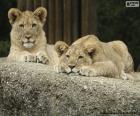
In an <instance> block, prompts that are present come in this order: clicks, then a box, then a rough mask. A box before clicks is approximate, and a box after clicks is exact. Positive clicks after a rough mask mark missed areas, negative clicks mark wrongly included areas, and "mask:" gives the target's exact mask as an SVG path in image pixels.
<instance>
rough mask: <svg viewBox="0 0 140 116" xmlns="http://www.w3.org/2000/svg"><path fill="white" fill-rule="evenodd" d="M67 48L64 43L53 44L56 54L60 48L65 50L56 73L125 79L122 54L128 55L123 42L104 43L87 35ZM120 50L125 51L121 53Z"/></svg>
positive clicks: (124, 64)
mask: <svg viewBox="0 0 140 116" xmlns="http://www.w3.org/2000/svg"><path fill="white" fill-rule="evenodd" d="M120 43H121V44H122V45H120ZM67 46H68V45H66V43H65V44H64V42H62V43H61V44H60V42H59V44H58V43H56V44H55V49H56V51H57V52H58V54H59V53H60V51H61V48H66V50H64V49H63V51H65V52H63V51H61V53H62V55H61V56H60V63H59V65H58V66H57V68H55V69H56V71H57V72H66V73H79V74H81V75H84V76H107V77H115V78H124V79H126V74H125V71H127V68H129V67H128V65H127V64H126V61H125V60H128V59H127V57H124V56H123V53H125V52H126V53H125V54H126V55H128V57H129V55H130V54H129V52H128V50H127V49H126V48H127V47H126V45H125V44H124V43H123V42H121V41H119V42H117V41H114V42H112V43H110V42H109V43H105V42H101V41H100V40H99V39H98V38H97V37H96V36H94V35H88V36H84V37H82V38H80V39H78V40H77V41H75V42H74V43H73V44H72V45H71V46H69V47H67ZM122 49H123V50H125V51H123V52H122V51H121V50H122ZM120 51H121V52H120ZM130 56H131V55H130ZM125 58H126V59H125ZM129 60H130V59H129ZM129 60H128V61H129ZM131 60H132V59H131ZM124 61H125V62H124ZM131 62H133V61H131ZM131 65H132V66H130V67H133V64H131Z"/></svg>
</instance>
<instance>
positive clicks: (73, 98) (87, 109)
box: [0, 62, 140, 116]
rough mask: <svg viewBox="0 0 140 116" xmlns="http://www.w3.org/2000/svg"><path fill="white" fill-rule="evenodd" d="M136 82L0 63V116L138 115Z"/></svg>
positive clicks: (139, 91) (138, 84)
mask: <svg viewBox="0 0 140 116" xmlns="http://www.w3.org/2000/svg"><path fill="white" fill-rule="evenodd" d="M139 115H140V81H130V80H121V79H113V78H105V77H82V76H69V75H65V74H57V73H55V72H54V71H52V70H51V68H50V67H48V66H46V65H42V64H36V63H8V62H1V63H0V116H139Z"/></svg>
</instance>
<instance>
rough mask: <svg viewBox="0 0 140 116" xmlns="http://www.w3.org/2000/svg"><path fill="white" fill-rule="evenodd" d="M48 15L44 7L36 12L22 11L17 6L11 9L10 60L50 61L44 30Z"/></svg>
mask: <svg viewBox="0 0 140 116" xmlns="http://www.w3.org/2000/svg"><path fill="white" fill-rule="evenodd" d="M46 16H47V11H46V9H45V8H43V7H39V8H37V9H36V10H35V11H34V12H32V11H25V12H21V11H20V10H18V9H16V8H11V9H10V10H9V12H8V18H9V22H10V24H11V26H12V30H11V33H10V36H11V48H10V53H9V55H8V60H9V61H21V62H40V63H48V61H49V58H48V54H47V52H46V51H47V50H46V49H47V48H46V43H47V41H46V37H45V32H44V30H43V26H44V23H45V20H46Z"/></svg>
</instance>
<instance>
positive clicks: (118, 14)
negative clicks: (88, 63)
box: [0, 0, 140, 67]
mask: <svg viewBox="0 0 140 116" xmlns="http://www.w3.org/2000/svg"><path fill="white" fill-rule="evenodd" d="M27 1H28V0H27ZM32 1H33V0H32ZM37 1H39V0H36V2H37ZM46 1H49V2H50V1H54V0H46ZM56 1H57V0H56ZM59 1H60V2H62V0H59ZM64 1H65V0H64ZM67 1H68V0H67ZM71 1H76V0H71ZM82 1H84V0H77V1H76V2H75V4H76V3H77V7H81V6H80V5H79V4H81V3H82ZM85 1H94V2H91V4H90V6H91V8H92V7H95V8H96V9H94V11H93V12H94V14H95V15H92V16H94V17H93V22H91V20H92V16H91V20H90V21H87V23H89V26H90V25H91V26H93V25H92V24H94V27H93V28H96V29H94V31H93V33H94V34H96V35H97V36H98V37H99V38H101V40H102V41H105V42H107V41H112V40H116V39H120V40H122V41H124V42H125V43H126V44H127V45H128V48H129V51H130V52H131V54H132V56H133V59H134V62H135V67H137V65H138V64H140V7H139V8H126V7H125V0H100V1H97V0H85ZM23 2H24V0H18V1H16V0H3V1H2V0H1V1H0V5H1V6H0V11H1V13H0V57H2V56H7V55H8V52H9V46H10V42H9V40H10V37H9V33H10V28H11V26H10V24H9V23H8V18H7V12H8V10H9V8H11V7H17V3H18V6H19V7H23ZM45 3H46V2H45V1H44V2H43V4H44V6H46V7H47V9H48V7H50V6H49V5H50V3H49V4H47V5H45ZM93 3H94V4H93ZM30 4H31V2H30ZM30 4H28V9H29V8H31V7H32V8H31V9H33V5H31V6H30ZM36 4H37V3H36ZM59 4H60V3H59ZM39 5H42V4H39V3H38V5H36V6H39ZM52 10H53V9H52ZM92 10H93V9H92ZM64 11H65V9H64ZM49 12H50V11H49ZM60 12H61V11H60ZM81 12H82V11H81V10H78V13H81ZM89 13H90V12H89ZM50 14H52V13H50ZM89 16H90V14H89ZM95 16H96V20H95ZM79 17H80V15H79ZM85 17H86V16H85ZM55 18H56V17H55ZM51 20H52V19H50V21H49V20H48V22H47V25H48V24H51V23H50V22H51ZM84 21H86V19H84ZM78 22H80V21H79V19H77V23H75V25H78V26H79V27H78V29H79V30H80V27H81V23H79V24H78ZM91 23H92V24H91ZM51 26H52V24H51V25H50V27H49V26H48V28H51ZM57 27H58V26H57ZM60 27H61V26H60ZM91 28H92V27H90V29H91ZM45 30H46V33H49V32H48V30H47V29H45ZM95 30H96V32H95ZM63 33H64V32H63ZM85 34H91V31H87V32H86V33H84V34H82V33H81V32H80V31H79V32H78V34H77V36H75V37H76V38H77V37H80V36H82V35H85ZM48 35H49V36H52V34H48ZM65 37H67V35H66V36H65ZM72 37H73V36H72ZM48 38H49V37H48ZM50 40H52V39H50V38H49V43H55V41H56V40H54V41H50ZM64 41H65V39H64ZM72 41H74V39H71V41H70V43H71V42H72Z"/></svg>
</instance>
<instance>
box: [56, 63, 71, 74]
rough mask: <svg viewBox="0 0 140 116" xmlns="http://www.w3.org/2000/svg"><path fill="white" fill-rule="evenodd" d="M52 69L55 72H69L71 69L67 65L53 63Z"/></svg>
mask: <svg viewBox="0 0 140 116" xmlns="http://www.w3.org/2000/svg"><path fill="white" fill-rule="evenodd" d="M54 71H55V72H57V73H70V72H71V69H70V68H69V67H66V66H63V65H55V66H54Z"/></svg>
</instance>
